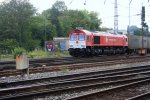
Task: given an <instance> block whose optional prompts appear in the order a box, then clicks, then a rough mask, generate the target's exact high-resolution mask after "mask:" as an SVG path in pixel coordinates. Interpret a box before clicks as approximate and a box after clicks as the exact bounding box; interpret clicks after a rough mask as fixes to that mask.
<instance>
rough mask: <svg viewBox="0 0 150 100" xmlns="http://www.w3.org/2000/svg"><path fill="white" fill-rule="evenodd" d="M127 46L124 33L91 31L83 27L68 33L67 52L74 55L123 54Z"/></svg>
mask: <svg viewBox="0 0 150 100" xmlns="http://www.w3.org/2000/svg"><path fill="white" fill-rule="evenodd" d="M127 48H128V38H127V36H126V35H119V34H111V33H108V32H98V31H97V32H92V31H88V30H84V29H75V30H73V31H72V32H70V35H69V53H70V55H71V56H74V57H78V56H93V55H102V54H123V53H126V51H127Z"/></svg>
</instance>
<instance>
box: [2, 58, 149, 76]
mask: <svg viewBox="0 0 150 100" xmlns="http://www.w3.org/2000/svg"><path fill="white" fill-rule="evenodd" d="M103 59H104V58H103ZM149 60H150V58H149V57H129V58H125V57H123V58H111V59H110V58H109V60H108V59H105V60H104V61H103V60H102V61H99V62H98V61H97V60H96V61H97V62H94V61H93V60H92V61H91V60H90V61H89V60H86V62H88V63H77V62H76V64H74V63H73V64H68V65H57V66H50V67H49V66H43V67H35V68H29V70H30V73H39V72H40V73H42V72H52V71H61V70H75V69H82V68H91V67H99V66H109V65H116V64H126V63H136V62H143V61H149ZM90 62H91V63H90ZM93 62H94V63H93ZM20 74H22V71H21V70H8V71H0V77H6V76H11V75H20Z"/></svg>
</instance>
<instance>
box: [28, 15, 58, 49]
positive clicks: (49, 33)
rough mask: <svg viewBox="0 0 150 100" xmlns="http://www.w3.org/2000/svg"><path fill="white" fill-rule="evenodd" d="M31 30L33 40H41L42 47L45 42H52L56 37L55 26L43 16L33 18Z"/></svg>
mask: <svg viewBox="0 0 150 100" xmlns="http://www.w3.org/2000/svg"><path fill="white" fill-rule="evenodd" d="M30 28H31V32H32V38H33V39H34V40H39V41H40V44H41V45H40V46H42V47H43V46H44V41H48V40H52V39H53V37H54V36H56V28H55V26H54V25H52V24H51V22H50V21H49V20H48V19H47V18H46V16H44V15H43V14H42V15H37V16H34V17H32V20H31V27H30Z"/></svg>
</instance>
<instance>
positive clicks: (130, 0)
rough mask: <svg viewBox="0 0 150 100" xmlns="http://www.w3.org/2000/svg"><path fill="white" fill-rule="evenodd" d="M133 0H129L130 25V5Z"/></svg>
mask: <svg viewBox="0 0 150 100" xmlns="http://www.w3.org/2000/svg"><path fill="white" fill-rule="evenodd" d="M131 2H132V0H129V27H130V5H131Z"/></svg>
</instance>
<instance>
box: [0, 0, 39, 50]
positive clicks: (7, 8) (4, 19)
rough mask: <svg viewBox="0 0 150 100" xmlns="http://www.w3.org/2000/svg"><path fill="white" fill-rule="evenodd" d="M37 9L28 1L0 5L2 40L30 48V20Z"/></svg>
mask: <svg viewBox="0 0 150 100" xmlns="http://www.w3.org/2000/svg"><path fill="white" fill-rule="evenodd" d="M35 13H36V9H35V8H34V7H33V5H31V4H30V3H29V1H28V0H11V1H10V2H7V3H6V2H3V3H2V4H1V5H0V19H1V20H0V27H1V28H0V40H6V39H14V40H16V41H17V42H18V44H19V46H22V47H26V49H29V48H28V45H29V44H30V42H29V41H31V40H32V38H31V37H30V36H31V32H30V30H29V29H30V18H31V16H33V15H34V14H35Z"/></svg>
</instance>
